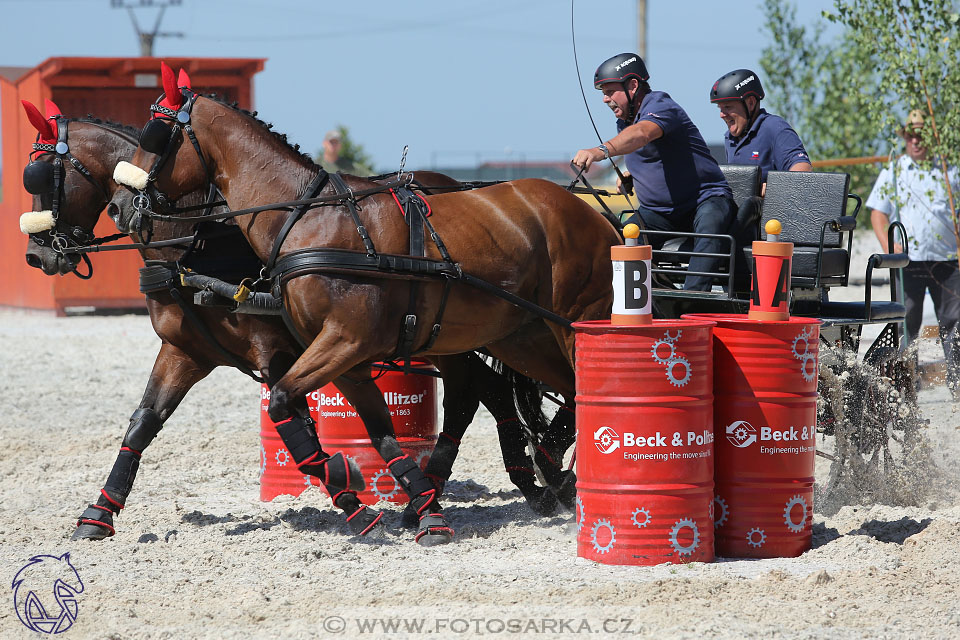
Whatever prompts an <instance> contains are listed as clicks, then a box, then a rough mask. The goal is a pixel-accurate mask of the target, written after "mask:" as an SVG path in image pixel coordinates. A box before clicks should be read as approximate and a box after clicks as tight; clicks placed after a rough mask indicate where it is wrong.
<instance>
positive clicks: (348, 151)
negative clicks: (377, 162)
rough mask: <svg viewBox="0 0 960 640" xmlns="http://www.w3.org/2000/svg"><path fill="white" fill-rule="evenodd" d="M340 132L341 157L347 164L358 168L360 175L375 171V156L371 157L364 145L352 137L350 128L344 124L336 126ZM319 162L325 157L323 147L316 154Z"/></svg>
mask: <svg viewBox="0 0 960 640" xmlns="http://www.w3.org/2000/svg"><path fill="white" fill-rule="evenodd" d="M334 129H336V130H337V131H338V132H339V133H340V158H339V160H340V161H341V162H342V163H345V164H348V165H349V164H352V165H353V166H355V167H356V168H357V173H358V175H369V174H371V173H373V158H371V157H370V156H369V155H368V154H367V152H366V150H365V149H364V148H363V145H362V144H360V143H359V142H357V141H355V140H354V139H353V138H351V137H350V129H348V128H347V127H346V126H344V125H342V124H338V125H337V126H336V127H334ZM316 159H317V162H319V161H320V160H322V159H323V149H322V148H321V149H320V151H318V152H317V154H316Z"/></svg>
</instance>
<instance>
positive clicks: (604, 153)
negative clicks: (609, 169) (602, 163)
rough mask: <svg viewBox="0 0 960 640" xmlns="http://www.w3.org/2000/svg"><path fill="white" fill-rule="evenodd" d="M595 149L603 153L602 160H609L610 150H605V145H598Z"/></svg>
mask: <svg viewBox="0 0 960 640" xmlns="http://www.w3.org/2000/svg"><path fill="white" fill-rule="evenodd" d="M597 149H600V151H603V159H604V160H609V159H610V150H609V149H607V145H605V144H599V145H597Z"/></svg>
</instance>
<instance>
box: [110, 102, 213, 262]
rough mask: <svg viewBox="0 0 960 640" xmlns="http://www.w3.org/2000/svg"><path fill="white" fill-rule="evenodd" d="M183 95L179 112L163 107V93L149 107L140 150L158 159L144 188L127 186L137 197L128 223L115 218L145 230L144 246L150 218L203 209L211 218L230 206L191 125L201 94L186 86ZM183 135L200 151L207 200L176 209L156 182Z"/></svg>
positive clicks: (119, 221) (121, 221) (120, 223)
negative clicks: (217, 210) (214, 178)
mask: <svg viewBox="0 0 960 640" xmlns="http://www.w3.org/2000/svg"><path fill="white" fill-rule="evenodd" d="M180 92H181V95H182V96H183V98H184V100H183V103H182V104H181V105H180V107H179V108H177V109H171V108H169V107H165V106H163V105H162V104H160V102H161V101H162V100H163V99H164V97H165V96H166V94H161V95H160V97H159V98H157V100H156V102H154V103H153V104H152V105H150V111H151V112H152V113H153V114H154V116H153V117H152V118H151V119H150V120H149V121H148V122H147V124H146V125H144V127H143V130H142V131H141V133H140V141H139V144H140V147H141V148H143V149H144V150H145V151H148V152H150V153H153V154H155V155H156V156H157V158H156V160H154V162H153V165H152V166H151V167H150V171H149V172H147V176H146V181H145V185H144V186H143V188H141V189H136V188H134V187H131V186H130V185H128V184H125V183H124V186H125V187H126V188H127V189H128V190H130V191H131V192H132V193H133V194H134V195H133V202H132V211H131V213H130V215H129V218H128V219H126V220H124V219H123V218H124V216H123V212H122V211H121V212H120V213H118V214H117V217H116V218H114V222H115V223H116V224H117V227H118V228H119V229H121V230H123V229H129V230H131V231H134V232H136V233H138V234H141V232H142V231H144V230H146V232H147V235H148V237H147V239H146V240H144V242H145V243H149V238H150V236H151V235H152V223H151V217H153V215H154V214H155V213H164V212H167V213H184V212H187V211H194V210H200V209H202V210H203V211H204V213H203V215H209V214H210V212H211V211H212V210H213V208H214V207H218V206H221V205H225V204H227V203H226V201H225V200H224V199H223V197H222V195H221V194H220V191H219V189H218V188H217V186H216V185H215V184H214V182H213V180H212V178H211V174H210V165H209V164H208V163H207V160H206V158H205V157H204V155H203V151H202V150H201V149H200V142H199V141H198V140H197V136H196V133H194V130H193V126H192V124H191V112H192V111H193V105H194V103H195V102H196V101H197V97H198V95H199V94H197V93H194V92H193V91H192V90H190V89H187V88H185V87H181V88H180ZM165 121H169V122H172V123H173V127H172V128H171V127H169V126H168V125H167V124H166V123H165ZM184 133H185V134H186V136H187V138H188V139H189V140H190V144H191V145H192V146H193V148H194V150H195V151H196V152H197V157H198V158H199V159H200V165H201V166H202V167H203V173H204V176H205V177H206V180H207V199H206V202H204V203H203V204H200V205H195V206H190V207H177V206H176V202H175V201H174V200H173V199H172V198H170V197H169V196H168V195H167V194H166V193H165V192H163V191H161V190H160V189H158V188H157V184H156V181H157V174H158V173H159V172H160V170H161V169H163V166H164V165H165V164H166V162H167V160H168V159H169V157H170V155H171V154H172V153H173V149H174V147H175V145H176V143H177V136H180V135H183V134H184Z"/></svg>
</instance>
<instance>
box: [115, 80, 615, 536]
mask: <svg viewBox="0 0 960 640" xmlns="http://www.w3.org/2000/svg"><path fill="white" fill-rule="evenodd" d="M164 73H166V72H164ZM166 77H167V76H166V75H165V82H164V95H163V96H162V97H161V99H160V100H158V102H157V103H155V104H154V106H153V107H152V110H153V111H154V116H155V117H154V118H153V119H151V120H150V121H149V122H148V123H147V125H146V126H145V128H144V131H143V133H142V134H141V140H140V143H141V146H140V147H138V149H137V151H136V152H135V153H134V155H133V157H132V158H131V160H130V162H129V163H121V165H118V167H117V169H116V170H115V172H114V179H115V180H117V181H118V182H119V183H122V184H124V185H126V186H127V187H128V189H127V190H125V191H118V192H116V193H115V195H114V198H113V200H112V201H111V203H110V205H109V207H108V211H109V213H110V215H111V216H112V217H113V218H114V219H115V220H116V219H119V220H137V219H143V218H144V217H146V218H148V219H154V220H160V219H161V217H158V216H161V215H162V214H163V211H164V209H165V208H168V207H169V203H172V202H176V201H177V199H178V198H180V197H181V196H183V195H184V194H186V193H190V192H192V191H195V190H197V189H202V188H205V187H206V186H207V185H209V184H212V185H214V186H215V187H216V188H218V189H219V190H220V191H221V192H222V193H223V195H224V197H225V199H226V201H227V203H228V206H229V207H230V208H231V209H232V210H233V211H234V213H235V214H236V217H235V220H236V221H237V224H238V226H239V227H240V229H241V231H242V232H243V234H244V235H245V236H246V238H247V240H248V241H249V243H250V246H251V248H252V249H253V251H254V252H255V253H256V254H257V256H258V257H259V258H260V259H261V260H262V261H263V262H264V264H265V265H266V266H267V267H266V268H267V270H268V272H269V275H270V277H271V279H272V281H273V286H274V289H275V290H276V291H278V292H282V297H283V304H284V312H285V314H286V317H287V321H288V323H289V325H290V326H291V327H292V329H293V331H295V332H296V333H297V334H298V335H299V336H300V337H301V338H302V339H303V341H304V342H305V343H307V344H308V346H307V347H306V349H305V351H304V353H303V354H302V355H301V356H300V357H299V359H298V360H297V361H296V362H295V363H293V365H292V366H291V367H290V369H289V370H288V371H287V372H286V373H285V374H284V375H283V376H282V377H281V378H280V380H278V381H277V382H276V383H275V384H273V385H272V386H271V397H270V404H269V409H268V413H269V415H270V418H271V419H272V420H273V421H274V422H276V423H279V426H278V427H277V430H278V432H279V433H280V434H281V437H285V438H287V439H289V441H290V442H291V443H293V445H294V446H292V447H291V453H292V455H293V457H294V460H295V461H297V462H298V463H301V462H302V463H304V464H306V465H309V462H310V460H312V459H313V457H314V456H315V455H316V452H317V451H318V450H319V443H318V442H317V438H316V434H315V432H313V430H312V428H311V425H310V424H309V423H305V421H304V419H303V418H302V417H300V416H298V415H297V412H296V405H295V400H296V399H297V398H301V397H302V396H303V395H304V394H305V393H307V392H308V391H310V390H311V389H315V388H317V387H318V386H322V385H324V384H326V383H328V382H330V381H331V380H335V379H337V378H338V377H346V378H347V379H349V380H350V381H351V382H352V383H353V384H354V385H355V387H354V390H355V391H356V393H357V394H358V395H359V396H360V397H363V398H364V399H365V400H366V401H367V402H366V403H365V404H366V406H368V407H372V406H376V407H377V409H376V411H372V412H369V413H367V414H365V415H362V416H361V417H362V419H363V422H364V424H365V426H366V428H367V431H368V434H369V436H370V439H371V442H372V443H373V444H374V446H375V447H376V448H377V450H378V451H379V452H380V455H381V456H382V457H383V459H384V460H385V461H386V463H387V466H388V468H389V469H390V471H391V472H392V473H393V475H394V477H395V478H396V479H397V481H398V483H399V484H400V486H401V487H403V488H404V490H405V491H406V492H407V494H408V496H409V497H410V502H411V505H412V506H413V507H414V508H415V509H416V511H417V513H418V514H419V515H420V523H419V528H418V531H417V534H416V540H417V541H418V542H420V543H421V544H428V545H430V544H442V543H445V542H448V541H450V540H451V538H452V531H451V529H450V528H449V526H448V524H447V522H446V519H445V518H444V516H443V513H442V508H441V505H440V503H439V500H438V498H437V495H436V490H435V488H434V487H433V485H432V484H431V483H430V481H429V480H428V479H427V477H426V476H425V475H424V474H423V472H422V471H421V470H420V469H419V468H418V467H417V466H416V464H415V463H414V462H413V461H412V460H411V459H410V458H409V457H407V456H405V455H404V454H403V452H402V451H401V450H400V447H399V445H398V444H397V441H396V438H395V436H394V433H393V427H392V424H391V422H390V416H389V412H388V410H387V407H386V404H385V403H384V402H383V398H382V396H380V394H379V393H378V391H377V388H376V385H374V384H373V381H372V379H371V374H370V363H372V362H376V361H383V360H391V359H393V358H394V357H395V355H396V354H397V352H398V350H399V344H400V342H402V340H403V339H404V337H409V338H410V339H411V342H412V343H413V345H414V346H415V350H418V351H420V352H421V353H423V354H426V355H444V354H454V353H462V352H465V351H470V350H474V349H478V348H481V347H483V348H485V349H487V350H488V351H489V353H491V354H492V355H493V356H494V357H496V358H497V359H499V360H500V361H502V362H503V363H505V364H506V365H507V366H509V367H511V368H512V369H514V370H516V371H518V372H520V373H522V374H523V375H526V376H529V377H531V378H534V379H538V380H541V381H543V382H545V383H547V384H549V385H550V386H551V387H553V388H554V389H555V390H557V391H558V392H559V393H561V394H562V395H563V396H564V397H566V398H572V397H574V375H573V363H574V333H573V331H572V328H571V327H570V326H569V324H568V322H567V321H579V320H593V319H600V318H604V317H609V314H610V309H611V305H612V290H611V286H610V282H611V263H610V259H609V255H608V248H609V247H610V246H611V245H614V244H618V243H619V236H618V234H617V232H616V231H615V230H614V228H613V226H612V225H611V224H610V223H609V222H608V221H607V220H606V219H604V218H603V217H602V216H601V215H600V214H599V213H597V212H596V211H594V210H593V209H592V208H591V207H590V206H589V205H587V204H586V203H585V202H583V201H582V200H580V199H579V198H577V197H576V196H574V195H572V194H571V193H569V192H568V191H566V190H564V189H563V188H562V187H560V186H559V185H556V184H553V183H550V182H547V181H544V180H529V179H528V180H517V181H514V182H509V183H504V184H500V185H495V186H491V187H487V188H484V189H480V190H477V191H469V192H459V193H445V194H436V195H431V196H425V197H424V198H423V201H424V203H425V205H426V206H427V207H428V208H429V210H430V212H432V213H431V214H430V216H429V218H428V217H427V215H426V214H423V213H421V215H422V216H423V217H424V220H425V225H426V227H427V228H428V229H429V231H428V232H427V233H429V235H430V237H431V238H432V240H433V244H429V243H427V244H425V246H424V252H425V253H426V255H427V259H428V260H427V261H424V260H422V259H421V260H412V259H410V256H411V247H412V245H413V243H414V240H417V238H415V237H414V236H412V235H411V233H410V229H409V227H408V225H407V220H406V219H405V217H404V216H403V215H401V212H400V211H399V210H398V206H397V195H396V193H394V192H391V191H389V190H387V189H386V188H384V187H383V186H379V188H378V185H376V184H375V183H372V182H369V181H367V180H364V179H362V178H357V177H349V176H347V177H344V178H343V179H341V180H337V179H336V178H334V177H332V176H330V175H328V174H326V172H325V171H323V170H322V169H320V168H318V167H317V166H316V165H315V164H314V163H313V162H312V161H311V160H310V159H309V158H306V157H304V156H303V155H302V154H300V153H298V152H297V151H296V150H294V149H293V148H292V147H291V146H290V145H289V144H287V143H286V141H285V139H281V138H280V137H279V136H278V135H277V134H275V133H273V132H271V131H270V130H269V129H268V128H267V127H266V126H265V124H264V123H262V122H260V121H259V120H257V119H256V118H255V117H253V116H251V115H250V114H247V113H244V112H242V111H241V110H239V109H236V108H235V107H232V106H231V105H228V104H225V103H222V102H220V101H218V100H215V99H211V98H207V97H204V96H200V95H198V94H196V93H194V92H192V91H191V90H189V89H187V88H185V87H184V86H183V85H182V84H181V85H180V86H179V87H178V86H177V84H175V83H173V82H167V81H166ZM171 80H172V78H171ZM181 134H183V135H181ZM145 140H146V141H147V142H149V145H147V143H146V142H145ZM316 193H320V194H321V196H323V195H326V196H329V199H326V200H325V201H324V202H323V203H322V205H323V206H319V207H315V208H308V207H298V208H296V209H294V211H293V212H292V213H288V212H287V211H285V210H283V209H282V208H281V207H279V206H277V205H278V203H283V202H288V201H291V200H292V199H293V198H301V197H303V196H306V197H308V198H309V197H313V196H314V195H315V194H316ZM355 193H361V194H363V195H362V196H361V198H360V199H358V198H357V197H356V196H355V195H354V194H355ZM246 208H251V209H254V210H252V211H246ZM231 215H233V214H231ZM431 221H432V222H431ZM428 223H429V224H428ZM441 238H442V240H441ZM318 247H319V248H322V249H321V250H320V252H317V251H316V250H315V249H316V248H318ZM398 256H405V257H404V258H397V257H398ZM453 256H455V257H456V262H454V261H453ZM430 260H432V262H429V261H430ZM402 264H410V265H413V266H412V267H411V268H410V270H409V271H405V270H404V268H403V267H401V266H399V265H402ZM377 265H380V266H386V268H385V269H384V270H379V269H378V268H377ZM431 265H434V266H433V267H431ZM431 269H435V271H433V272H432V273H433V275H434V276H435V277H429V275H425V274H426V273H427V272H430V270H431ZM468 276H469V278H468ZM458 280H463V281H467V282H471V283H473V284H476V285H477V287H476V288H474V287H469V286H463V284H462V283H459V282H457V281H458ZM482 283H486V284H487V285H488V286H487V287H486V288H483V287H482V286H481V284H482ZM489 285H493V287H490V286H489ZM494 292H499V293H497V294H495V293H494ZM504 296H505V297H506V298H510V301H507V300H506V299H505V298H504ZM529 303H533V304H534V305H537V306H538V307H539V308H540V309H541V311H539V312H536V313H535V312H533V311H532V310H531V309H532V307H531V306H530V304H529ZM544 315H546V316H549V317H550V318H551V320H549V321H548V320H545V319H544ZM411 318H412V322H411ZM418 318H433V319H435V321H434V323H433V325H434V326H436V327H439V326H441V325H442V330H440V331H439V332H437V331H436V330H432V327H431V323H430V322H417V319H418ZM411 324H412V326H413V327H414V330H413V335H412V336H410V335H408V334H407V332H406V331H405V328H406V327H410V326H411ZM398 335H399V336H401V338H400V340H398Z"/></svg>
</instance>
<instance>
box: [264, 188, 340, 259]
mask: <svg viewBox="0 0 960 640" xmlns="http://www.w3.org/2000/svg"><path fill="white" fill-rule="evenodd" d="M329 177H330V174H329V173H327V172H326V171H324V170H323V169H320V173H318V174H317V175H316V176H314V178H313V180H311V181H310V184H308V185H307V189H306V191H305V197H307V198H312V197H313V196H315V195H316V194H317V193H319V192H320V190H321V189H323V187H324V185H326V183H327V179H328V178H329ZM308 208H309V207H308V205H306V204H301V205H299V206H297V207H296V208H295V209H293V211H291V212H290V213H289V214H287V220H286V222H284V223H283V227H282V228H281V229H280V234H279V235H277V239H276V240H274V241H273V249H271V250H270V258H269V259H268V260H267V264H266V266H265V269H266V271H267V272H268V273H269V272H270V271H271V270H272V269H273V265H274V263H276V261H277V254H279V253H280V247H282V246H283V241H284V240H286V239H287V235H288V234H289V233H290V230H291V229H293V225H295V224H296V223H297V220H299V219H300V217H301V216H302V215H303V214H304V213H306V211H307V209H308Z"/></svg>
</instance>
